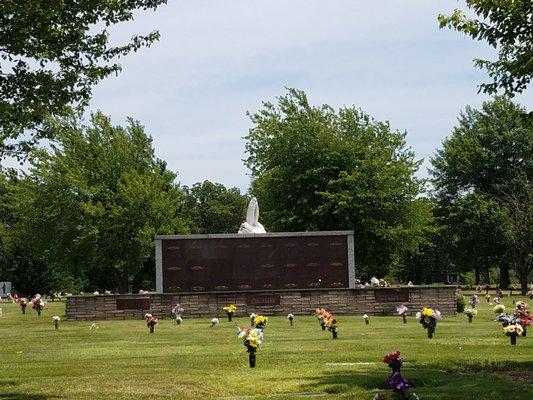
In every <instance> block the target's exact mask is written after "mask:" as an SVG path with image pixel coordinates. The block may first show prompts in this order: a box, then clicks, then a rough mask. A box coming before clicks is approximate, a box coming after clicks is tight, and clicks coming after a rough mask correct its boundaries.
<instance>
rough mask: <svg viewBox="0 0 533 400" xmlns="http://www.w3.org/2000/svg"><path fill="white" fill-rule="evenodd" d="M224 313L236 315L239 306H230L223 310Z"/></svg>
mask: <svg viewBox="0 0 533 400" xmlns="http://www.w3.org/2000/svg"><path fill="white" fill-rule="evenodd" d="M222 309H223V310H224V311H226V312H227V313H230V314H235V311H237V306H235V305H233V304H230V305H229V306H226V307H223V308H222Z"/></svg>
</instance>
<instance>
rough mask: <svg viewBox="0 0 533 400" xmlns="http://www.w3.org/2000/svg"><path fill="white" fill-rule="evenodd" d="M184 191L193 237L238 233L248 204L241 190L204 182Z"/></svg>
mask: <svg viewBox="0 0 533 400" xmlns="http://www.w3.org/2000/svg"><path fill="white" fill-rule="evenodd" d="M183 190H184V192H185V214H186V216H187V217H188V218H189V220H190V221H189V226H190V231H191V233H237V231H238V230H239V226H240V225H241V223H243V222H244V220H245V219H246V207H247V202H248V200H247V198H246V196H243V195H242V194H241V192H240V190H239V189H238V188H229V189H228V188H226V187H225V186H224V185H222V184H220V183H213V182H210V181H204V182H202V183H196V184H194V185H193V186H192V187H191V188H188V187H186V186H185V187H184V188H183Z"/></svg>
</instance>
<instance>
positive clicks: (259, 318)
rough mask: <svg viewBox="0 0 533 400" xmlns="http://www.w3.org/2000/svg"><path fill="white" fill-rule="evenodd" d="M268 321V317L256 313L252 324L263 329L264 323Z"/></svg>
mask: <svg viewBox="0 0 533 400" xmlns="http://www.w3.org/2000/svg"><path fill="white" fill-rule="evenodd" d="M267 321H268V318H267V317H264V316H262V315H258V316H257V317H255V318H254V323H253V325H254V326H255V327H256V328H257V329H259V330H261V331H262V330H263V329H265V325H266V323H267Z"/></svg>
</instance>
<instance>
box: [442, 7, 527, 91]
mask: <svg viewBox="0 0 533 400" xmlns="http://www.w3.org/2000/svg"><path fill="white" fill-rule="evenodd" d="M466 5H467V7H468V8H469V9H471V10H472V11H474V13H475V14H476V15H477V18H469V17H467V15H466V14H465V13H464V12H463V11H461V10H459V9H456V10H455V11H454V13H453V14H452V15H448V16H446V15H442V14H441V15H439V17H438V20H439V24H440V27H441V28H443V27H450V28H454V29H456V30H457V31H459V32H463V33H464V34H466V35H468V36H470V37H472V38H473V39H476V40H483V41H486V42H487V43H488V44H489V45H490V46H492V47H494V48H495V49H497V51H498V59H497V60H495V61H491V60H483V59H479V58H477V59H475V60H474V63H475V65H476V66H478V67H480V68H485V69H486V70H487V72H488V73H489V76H490V77H491V78H492V82H489V83H483V84H481V85H480V90H481V91H483V92H485V93H489V94H494V93H497V92H498V90H500V89H501V90H503V91H504V92H505V94H507V95H510V96H513V95H514V94H515V93H521V92H522V91H524V90H525V89H526V88H527V86H528V85H529V83H530V82H531V79H532V77H533V2H532V1H531V0H500V1H494V0H466Z"/></svg>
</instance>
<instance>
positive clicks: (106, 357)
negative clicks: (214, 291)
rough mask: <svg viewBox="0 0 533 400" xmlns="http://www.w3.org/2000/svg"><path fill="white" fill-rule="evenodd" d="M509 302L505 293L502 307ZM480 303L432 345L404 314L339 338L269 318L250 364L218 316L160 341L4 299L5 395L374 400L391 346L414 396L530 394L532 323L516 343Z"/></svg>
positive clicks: (349, 321)
mask: <svg viewBox="0 0 533 400" xmlns="http://www.w3.org/2000/svg"><path fill="white" fill-rule="evenodd" d="M511 299H512V298H508V297H506V298H504V304H505V305H506V306H507V308H508V309H512V308H514V307H513V305H512V303H511ZM517 299H518V298H517ZM480 300H481V302H480V305H479V309H480V312H479V314H478V316H477V317H476V318H474V322H473V323H472V324H469V323H468V321H467V318H466V317H465V316H464V315H458V316H457V317H450V318H445V319H443V320H442V321H440V322H439V324H438V326H437V331H436V333H435V336H434V338H433V339H431V340H430V339H427V337H426V334H425V331H424V329H423V328H422V326H421V325H420V324H419V323H418V321H417V320H415V319H414V317H410V318H409V321H408V324H407V325H403V324H402V321H401V317H371V320H370V325H365V324H364V321H363V319H362V318H361V316H357V317H344V316H341V317H339V318H338V320H339V339H337V340H332V339H331V334H330V333H329V332H322V331H321V330H320V326H319V323H318V321H317V320H316V319H315V318H314V317H312V316H305V317H303V316H296V319H295V325H294V326H293V327H290V326H289V324H288V321H287V320H286V318H283V317H271V318H270V319H269V323H268V325H267V327H266V329H265V343H264V344H263V346H262V347H261V348H260V349H259V350H258V352H257V367H256V368H255V369H251V368H249V367H248V358H247V353H246V349H245V348H244V346H243V345H242V343H241V342H240V341H239V340H238V339H237V335H236V329H235V326H234V324H233V323H228V322H227V319H225V318H222V313H221V316H220V320H221V324H220V325H219V326H218V327H216V328H209V320H208V319H188V318H185V319H184V322H183V324H182V325H181V326H177V325H176V324H175V323H174V322H173V321H171V320H162V321H160V323H159V325H158V326H157V327H156V332H155V334H149V333H148V328H147V327H146V324H145V323H144V321H143V320H139V321H101V322H97V325H98V329H97V330H96V331H94V332H91V331H90V330H89V326H90V324H91V322H70V321H61V325H60V329H59V330H57V331H56V330H55V329H54V325H53V322H52V318H51V317H52V316H53V315H60V316H63V314H64V303H62V302H56V303H48V306H49V309H48V310H45V311H44V312H43V315H42V316H41V317H37V315H36V313H35V312H34V311H33V310H31V308H30V307H28V310H27V312H26V315H22V314H20V311H19V309H18V306H16V305H13V304H11V303H6V302H3V303H1V304H0V307H2V309H3V315H2V316H1V317H0V338H1V358H2V366H1V367H0V399H4V400H7V399H13V400H14V399H21V400H47V399H80V400H81V399H113V400H121V399H138V400H142V399H166V398H168V399H180V398H191V399H192V398H194V399H199V398H234V399H245V398H252V399H266V398H274V399H290V398H296V397H297V395H296V394H297V393H307V392H316V393H317V394H318V393H320V392H326V393H327V395H324V397H321V398H325V399H329V398H331V399H371V398H372V396H373V395H374V394H375V393H376V392H383V393H384V392H386V391H385V384H386V381H387V376H388V374H389V369H388V367H387V365H386V364H384V363H382V362H381V359H382V357H383V355H384V354H385V353H388V352H390V351H394V350H400V351H401V352H402V355H403V356H404V359H405V361H406V363H405V364H404V368H403V369H402V372H403V374H404V375H405V376H406V377H408V378H410V379H412V380H413V381H414V383H415V385H416V388H415V389H414V391H415V392H416V393H417V394H418V395H419V396H420V398H421V399H438V400H446V399H461V400H465V399H495V400H496V399H497V400H501V399H512V400H519V399H524V400H526V399H527V400H531V399H533V383H532V382H533V339H532V338H531V337H530V335H533V327H532V328H531V333H530V332H528V336H527V337H525V338H522V337H520V338H518V344H517V345H516V346H511V345H510V340H509V338H508V337H506V336H504V335H503V334H502V329H501V325H500V324H498V323H496V322H493V319H494V314H493V313H492V306H489V305H488V304H487V303H486V302H485V301H484V299H483V298H482V296H480ZM332 311H333V312H334V311H335V310H332ZM410 311H411V310H410ZM63 319H64V317H63ZM234 320H235V321H236V322H237V323H239V324H241V325H242V326H246V325H247V322H248V318H244V317H243V318H235V319H234ZM387 398H390V397H389V394H387Z"/></svg>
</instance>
